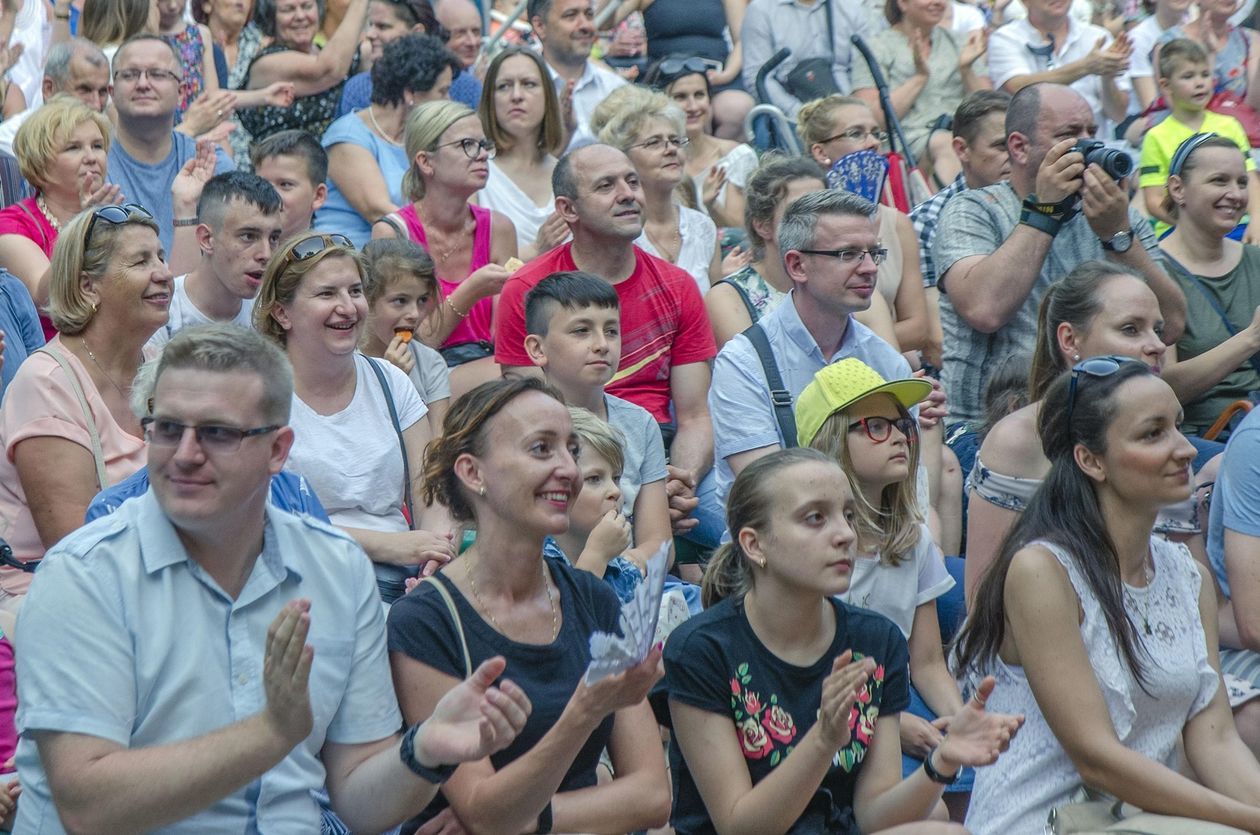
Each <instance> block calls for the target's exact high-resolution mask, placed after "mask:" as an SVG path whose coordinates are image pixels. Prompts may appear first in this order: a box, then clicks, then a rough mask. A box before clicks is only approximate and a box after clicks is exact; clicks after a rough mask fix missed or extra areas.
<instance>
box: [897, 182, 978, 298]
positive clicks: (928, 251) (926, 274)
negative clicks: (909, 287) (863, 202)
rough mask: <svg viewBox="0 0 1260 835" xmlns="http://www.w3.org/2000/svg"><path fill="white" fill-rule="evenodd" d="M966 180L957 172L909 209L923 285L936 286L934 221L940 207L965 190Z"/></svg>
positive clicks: (936, 219)
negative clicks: (945, 183)
mask: <svg viewBox="0 0 1260 835" xmlns="http://www.w3.org/2000/svg"><path fill="white" fill-rule="evenodd" d="M966 189H967V182H966V180H964V179H963V175H962V174H959V175H958V176H957V177H956V178H955V179H954V182H952V183H950V184H949V185H948V186H946V187H945V188H943V189H941V190H940V191H938V192H937V193H936V194H933V195H932V196H931V197H929V198H928V199H927V200H924V201H923V202H922V203H920V204H919V205H917V206H915V207H914V208H913V209H912V210H911V211H910V222H911V223H913V224H914V231H915V234H917V235H918V236H919V266H920V267H922V268H923V286H924V287H935V286H936V264H935V263H934V262H933V261H932V239H933V238H935V237H936V223H937V221H939V220H940V217H941V209H944V208H945V204H946V203H948V202H949V201H950V200H951V199H953V197H954V195H955V194H958V193H959V192H960V191H966Z"/></svg>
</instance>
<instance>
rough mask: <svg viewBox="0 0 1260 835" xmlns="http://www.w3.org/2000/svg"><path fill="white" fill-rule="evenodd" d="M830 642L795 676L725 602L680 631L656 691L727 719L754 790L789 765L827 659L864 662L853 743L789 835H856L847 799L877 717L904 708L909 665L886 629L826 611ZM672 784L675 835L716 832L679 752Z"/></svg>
mask: <svg viewBox="0 0 1260 835" xmlns="http://www.w3.org/2000/svg"><path fill="white" fill-rule="evenodd" d="M831 602H832V605H833V606H834V607H835V609H836V634H835V638H834V639H833V641H832V644H831V647H830V648H829V649H828V651H827V652H825V653H823V654H822V656H821V657H820V658H819V659H818V660H817V661H815V662H814V663H813V664H811V665H810V666H808V667H797V666H795V665H792V664H788V663H787V662H785V661H783V660H782V659H780V658H779V657H778V656H776V655H774V654H773V653H771V652H770V650H768V649H767V648H766V647H765V646H764V645H763V644H762V643H761V641H760V640H759V639H758V638H757V635H756V633H755V632H753V629H752V626H751V625H750V624H749V623H748V618H747V616H746V614H745V612H744V606H743V601H742V600H732V599H728V600H724V601H722V602H721V603H719V604H717V605H716V606H712V607H710V608H709V609H707V610H705V611H704V612H702V613H701V614H699V615H697V616H695V617H693V618H692V619H691V620H689V621H686V622H685V623H683V624H682V625H681V626H679V627H678V628H677V629H676V630H675V631H674V633H673V634H672V635H671V636H670V638H669V641H668V643H667V644H666V646H665V680H664V688H665V690H666V691H667V693H668V696H669V699H670V701H671V702H678V703H681V704H685V705H689V706H691V707H695V708H699V709H700V710H704V711H709V712H713V713H718V714H721V715H723V716H728V717H729V718H730V720H731V722H732V723H733V724H734V726H735V730H736V733H737V735H738V736H739V743H740V748H741V749H742V750H743V754H744V764H745V765H746V766H747V767H748V772H749V776H750V777H751V778H752V782H753V784H754V785H756V784H757V783H759V782H760V781H761V780H764V779H765V778H766V777H767V776H768V775H769V774H770V772H771V771H772V770H773V769H774V768H775V767H777V766H778V765H779V764H780V763H781V762H783V760H785V759H786V758H787V757H789V756H791V755H792V751H793V749H794V748H795V747H796V745H797V744H799V742H800V740H801V738H802V737H803V736H804V735H805V734H806V733H808V732H809V730H810V728H812V727H813V725H814V722H815V720H816V718H817V715H818V708H819V705H820V704H821V701H822V683H823V679H825V678H826V677H827V675H828V674H829V673H830V672H831V664H832V662H833V660H834V659H835V658H836V656H838V655H840V653H842V652H844V650H846V649H852V650H853V658H854V660H859V659H862V658H868V657H869V658H873V659H874V660H875V664H876V666H875V673H874V674H873V675H872V676H871V678H870V680H869V681H868V682H867V684H866V685H865V686H864V687H863V688H862V690H861V692H860V693H859V694H858V700H857V703H856V704H855V705H854V706H853V710H852V711H851V712H850V714H849V728H850V730H851V732H852V738H851V739H850V741H849V744H848V745H846V746H844V747H843V748H841V749H840V750H839V751H837V752H836V755H835V758H834V759H833V760H832V764H831V768H830V770H829V771H828V772H827V775H826V777H824V778H823V780H822V783H821V784H820V785H819V786H818V787H817V788H816V789H815V790H814V793H813V797H812V798H811V799H810V802H809V805H808V806H807V807H806V809H805V812H804V813H803V814H802V815H801V817H800V818H799V819H798V820H797V822H796V824H795V825H794V826H793V827H792V829H791V830H790V831H791V832H800V833H804V832H829V833H852V835H857V833H858V828H857V822H856V820H855V818H854V813H853V794H854V789H855V787H856V785H857V778H858V774H859V773H860V772H861V768H862V763H863V761H864V760H865V758H866V754H867V751H868V750H870V745H871V740H872V739H873V738H874V735H875V726H876V723H877V722H878V720H879V717H880V716H890V715H893V714H896V713H900V712H901V711H903V710H905V709H906V707H907V706H908V705H909V701H910V689H909V688H910V677H909V663H910V656H909V651H908V649H907V647H906V640H905V638H903V637H902V635H901V631H900V630H899V629H898V628H897V626H896V625H895V624H893V622H892V621H890V620H888V619H887V618H885V617H884V616H882V615H879V614H876V613H875V612H869V611H865V610H863V609H858V608H854V607H851V606H849V605H848V604H845V603H841V602H840V601H838V600H833V601H831ZM670 765H671V768H672V769H673V776H674V813H673V816H672V822H673V825H674V829H675V831H676V832H677V833H678V835H696V833H714V832H716V830H715V828H714V825H713V821H712V820H711V819H710V817H709V814H708V811H707V810H706V809H705V805H704V799H703V797H701V795H700V791H699V788H698V787H697V786H696V784H695V781H694V779H693V778H692V776H691V771H690V769H689V767H688V764H687V762H686V761H685V760H684V759H683V756H682V752H681V750H680V749H679V747H678V743H677V735H675V736H674V739H673V741H672V742H671V743H670Z"/></svg>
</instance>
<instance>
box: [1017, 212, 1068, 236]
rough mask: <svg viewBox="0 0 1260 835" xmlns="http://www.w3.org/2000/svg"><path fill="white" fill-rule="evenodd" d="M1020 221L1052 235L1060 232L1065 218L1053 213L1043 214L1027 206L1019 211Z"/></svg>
mask: <svg viewBox="0 0 1260 835" xmlns="http://www.w3.org/2000/svg"><path fill="white" fill-rule="evenodd" d="M1019 222H1020V223H1022V224H1023V225H1025V226H1031V227H1032V228H1033V229H1036V230H1037V231H1038V232H1045V233H1046V234H1047V235H1049V236H1050V237H1052V238H1053V237H1054V236H1055V235H1058V234H1059V230H1060V229H1062V228H1063V219H1062V218H1060V217H1055V216H1053V215H1047V214H1042V213H1041V212H1038V211H1034V210H1032V209H1029V208H1028V207H1027V206H1025V207H1024V208H1023V210H1022V211H1020V213H1019Z"/></svg>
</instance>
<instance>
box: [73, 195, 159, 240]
mask: <svg viewBox="0 0 1260 835" xmlns="http://www.w3.org/2000/svg"><path fill="white" fill-rule="evenodd" d="M133 217H138V218H143V219H145V220H153V213H152V212H150V211H149V210H148V209H146V208H145V207H144V206H141V205H140V204H139V203H126V204H124V205H122V206H117V205H113V204H111V205H109V206H101V207H100V208H99V209H97V210H96V211H94V212H92V219H91V220H89V221H88V225H87V231H86V232H84V234H83V242H84V244H90V243H91V242H92V232H93V231H95V229H96V222H97V221H98V220H103V221H105V222H106V223H108V224H109V225H110V226H117V225H118V224H120V223H126V222H127V221H129V220H131V219H132V218H133Z"/></svg>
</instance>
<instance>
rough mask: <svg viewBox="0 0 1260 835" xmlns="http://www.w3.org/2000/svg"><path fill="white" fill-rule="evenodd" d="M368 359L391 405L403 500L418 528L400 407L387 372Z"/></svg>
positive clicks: (410, 521)
mask: <svg viewBox="0 0 1260 835" xmlns="http://www.w3.org/2000/svg"><path fill="white" fill-rule="evenodd" d="M364 359H366V360H367V361H368V365H369V366H371V368H372V373H373V374H375V375H376V381H377V382H378V383H380V384H381V391H382V392H384V394H385V405H387V406H389V420H390V423H392V424H394V434H396V435H397V436H398V449H399V450H401V451H402V459H403V493H404V497H403V501H405V502H406V503H407V517H408V518H407V527H409V528H410V529H411V530H413V531H414V530H415V529H416V512H415V508H414V507H413V506H412V504H411V465H410V464H409V463H408V462H407V442H406V441H404V440H403V433H402V424H400V423H399V422H398V409H397V408H396V407H395V406H394V393H393V392H392V391H390V390H389V382H388V381H387V380H386V379H385V372H384V371H382V370H381V369H380V366H378V365H377V364H376V360H375V359H373V358H372V357H364Z"/></svg>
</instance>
